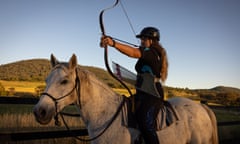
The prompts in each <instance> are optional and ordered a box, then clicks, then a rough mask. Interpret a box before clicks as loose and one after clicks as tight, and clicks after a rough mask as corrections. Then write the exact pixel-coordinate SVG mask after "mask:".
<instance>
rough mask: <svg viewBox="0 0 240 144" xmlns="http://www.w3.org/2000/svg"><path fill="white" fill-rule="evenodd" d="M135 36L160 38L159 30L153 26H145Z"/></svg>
mask: <svg viewBox="0 0 240 144" xmlns="http://www.w3.org/2000/svg"><path fill="white" fill-rule="evenodd" d="M136 37H137V38H142V37H148V38H151V39H157V40H158V41H159V40H160V33H159V30H158V29H157V28H155V27H145V28H144V29H143V30H142V31H141V33H140V34H138V35H136Z"/></svg>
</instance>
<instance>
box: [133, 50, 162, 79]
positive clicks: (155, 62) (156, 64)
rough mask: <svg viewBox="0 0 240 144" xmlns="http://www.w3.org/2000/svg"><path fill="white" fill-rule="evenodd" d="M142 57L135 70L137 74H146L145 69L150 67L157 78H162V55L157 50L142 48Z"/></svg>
mask: <svg viewBox="0 0 240 144" xmlns="http://www.w3.org/2000/svg"><path fill="white" fill-rule="evenodd" d="M140 50H141V53H142V56H141V58H139V59H138V61H137V63H136V65H135V69H136V71H137V73H140V74H141V73H144V71H143V67H144V66H148V67H150V68H151V72H152V73H153V75H155V76H156V77H157V78H160V77H161V75H160V72H161V68H162V63H161V54H160V53H159V52H158V51H157V50H156V49H155V48H143V47H140Z"/></svg>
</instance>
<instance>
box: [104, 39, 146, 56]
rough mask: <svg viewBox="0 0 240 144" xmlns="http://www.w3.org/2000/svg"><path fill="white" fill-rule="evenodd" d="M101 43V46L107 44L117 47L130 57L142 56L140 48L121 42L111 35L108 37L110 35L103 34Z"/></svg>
mask: <svg viewBox="0 0 240 144" xmlns="http://www.w3.org/2000/svg"><path fill="white" fill-rule="evenodd" d="M100 45H101V47H104V46H106V45H109V46H111V47H115V48H116V49H117V50H118V51H120V52H121V53H123V54H125V55H127V56H129V57H132V58H140V57H141V55H142V54H141V51H140V49H139V48H137V47H132V46H129V45H126V44H123V43H120V42H116V41H114V40H113V39H112V38H111V37H108V36H103V37H102V38H101V43H100Z"/></svg>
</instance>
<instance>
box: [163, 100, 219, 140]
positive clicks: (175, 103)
mask: <svg viewBox="0 0 240 144" xmlns="http://www.w3.org/2000/svg"><path fill="white" fill-rule="evenodd" d="M168 101H169V103H170V104H171V105H172V107H173V108H174V109H175V110H176V113H177V115H178V116H179V121H182V122H183V123H184V125H185V130H179V132H180V131H187V132H185V134H186V139H188V140H189V143H210V141H211V140H212V137H211V136H212V133H213V129H214V128H213V125H212V121H211V117H210V116H209V114H208V111H206V109H205V108H204V107H203V106H202V104H201V103H197V102H195V101H192V100H190V99H187V98H182V97H175V98H171V99H169V100H168Z"/></svg>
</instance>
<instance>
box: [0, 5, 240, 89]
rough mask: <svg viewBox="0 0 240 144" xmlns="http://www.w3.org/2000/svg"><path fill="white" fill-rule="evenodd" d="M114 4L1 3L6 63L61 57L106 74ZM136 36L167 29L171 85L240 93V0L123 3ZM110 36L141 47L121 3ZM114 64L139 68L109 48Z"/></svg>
mask: <svg viewBox="0 0 240 144" xmlns="http://www.w3.org/2000/svg"><path fill="white" fill-rule="evenodd" d="M113 3H114V1H113V0H0V50H1V52H0V64H7V63H11V62H15V61H19V60H27V59H33V58H46V59H49V57H50V54H51V53H53V54H54V55H55V56H56V57H57V58H58V59H59V60H61V61H68V60H69V58H70V57H71V55H72V54H73V53H75V54H76V55H77V57H78V62H79V64H81V65H87V66H95V67H100V68H104V69H105V65H104V60H103V49H102V48H100V47H99V39H100V37H101V31H100V28H99V21H98V20H99V13H100V11H101V10H102V9H104V8H106V7H108V6H109V5H111V4H113ZM122 4H123V5H124V7H125V9H126V11H127V13H128V16H129V18H130V20H131V23H132V25H133V27H134V30H135V31H136V33H139V32H140V31H141V29H142V28H143V27H145V26H155V27H157V28H159V29H160V33H161V40H160V42H161V44H162V45H163V46H164V47H165V48H166V50H167V53H168V59H169V76H168V79H167V81H166V83H165V84H166V85H168V86H173V87H180V88H191V89H196V88H212V87H215V86H219V85H223V86H231V87H237V88H240V76H239V74H240V64H239V62H240V56H239V54H240V9H239V7H240V1H239V0H141V1H140V0H122ZM104 25H105V29H106V33H107V34H108V35H111V36H113V37H117V38H119V39H122V40H126V41H128V42H131V43H134V44H139V40H138V39H136V38H135V34H134V33H133V32H132V30H131V28H130V25H129V23H128V21H127V18H126V16H125V15H124V12H123V9H122V8H121V6H120V5H118V6H117V7H115V8H114V9H111V10H108V11H106V12H105V13H104ZM109 60H110V61H111V60H113V61H115V62H117V63H119V64H120V65H123V66H124V67H126V68H127V69H129V70H131V71H133V72H134V71H135V70H134V65H135V63H136V59H132V58H128V57H127V56H124V55H122V54H121V53H119V52H117V51H116V50H114V49H112V48H109Z"/></svg>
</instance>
